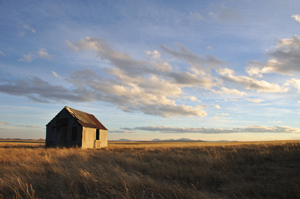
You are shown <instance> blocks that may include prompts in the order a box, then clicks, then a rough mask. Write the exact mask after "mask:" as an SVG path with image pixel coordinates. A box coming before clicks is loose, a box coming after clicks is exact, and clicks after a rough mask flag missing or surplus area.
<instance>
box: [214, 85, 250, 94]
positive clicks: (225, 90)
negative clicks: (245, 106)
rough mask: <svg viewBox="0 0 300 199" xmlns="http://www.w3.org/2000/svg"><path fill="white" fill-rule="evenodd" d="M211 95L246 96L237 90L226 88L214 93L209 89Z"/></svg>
mask: <svg viewBox="0 0 300 199" xmlns="http://www.w3.org/2000/svg"><path fill="white" fill-rule="evenodd" d="M211 91H212V92H213V93H216V94H221V95H237V96H245V95H247V94H246V93H245V92H242V91H238V90H237V89H228V88H226V87H221V90H219V91H216V90H214V89H211Z"/></svg>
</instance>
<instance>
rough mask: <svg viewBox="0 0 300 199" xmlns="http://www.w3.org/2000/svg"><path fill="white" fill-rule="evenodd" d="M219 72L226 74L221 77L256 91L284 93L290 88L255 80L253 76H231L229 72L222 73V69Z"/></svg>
mask: <svg viewBox="0 0 300 199" xmlns="http://www.w3.org/2000/svg"><path fill="white" fill-rule="evenodd" d="M219 73H220V72H219ZM220 74H221V75H222V74H223V75H224V74H226V75H225V76H222V77H221V79H223V80H226V81H229V82H235V83H237V84H240V85H243V86H245V87H246V89H250V90H256V91H257V92H258V93H259V92H266V93H286V92H288V91H289V90H290V89H289V88H287V87H285V86H280V85H278V84H275V83H269V82H267V81H264V80H257V79H255V78H253V77H246V76H233V75H232V74H231V73H223V72H222V71H221V73H220Z"/></svg>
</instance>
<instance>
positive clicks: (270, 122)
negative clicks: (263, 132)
mask: <svg viewBox="0 0 300 199" xmlns="http://www.w3.org/2000/svg"><path fill="white" fill-rule="evenodd" d="M269 123H283V122H282V121H269Z"/></svg>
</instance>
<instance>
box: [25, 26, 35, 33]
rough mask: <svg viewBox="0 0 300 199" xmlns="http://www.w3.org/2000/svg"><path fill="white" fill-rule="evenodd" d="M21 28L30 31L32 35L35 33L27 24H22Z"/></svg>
mask: <svg viewBox="0 0 300 199" xmlns="http://www.w3.org/2000/svg"><path fill="white" fill-rule="evenodd" d="M23 28H24V29H26V30H30V31H31V32H32V33H36V31H35V29H33V28H31V27H30V26H29V25H27V24H24V25H23Z"/></svg>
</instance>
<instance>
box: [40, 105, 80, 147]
mask: <svg viewBox="0 0 300 199" xmlns="http://www.w3.org/2000/svg"><path fill="white" fill-rule="evenodd" d="M73 127H74V128H75V129H73ZM81 131H82V126H81V125H80V124H79V123H78V122H77V121H76V120H75V118H74V117H73V116H71V115H70V114H69V113H68V111H67V110H65V109H63V110H62V111H61V112H60V113H59V114H58V115H56V116H55V117H54V118H53V120H51V122H50V123H49V124H48V125H47V127H46V147H72V146H74V147H75V146H79V147H80V146H81V144H82V143H81V140H82V136H81ZM73 132H76V136H75V137H76V140H74V137H73V139H72V133H73Z"/></svg>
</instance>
